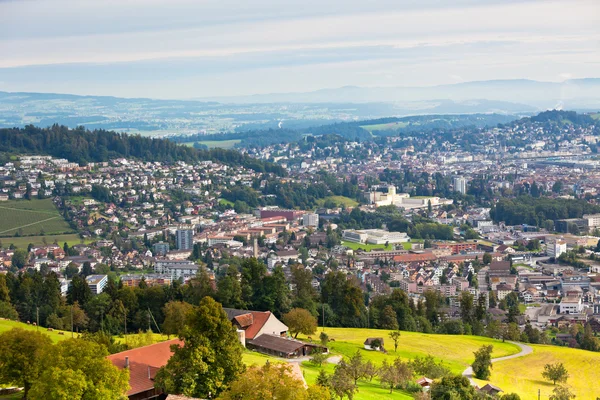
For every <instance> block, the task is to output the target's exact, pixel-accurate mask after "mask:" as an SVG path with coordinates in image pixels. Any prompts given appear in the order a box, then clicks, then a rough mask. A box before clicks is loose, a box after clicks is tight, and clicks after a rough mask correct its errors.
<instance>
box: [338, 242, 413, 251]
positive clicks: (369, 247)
mask: <svg viewBox="0 0 600 400" xmlns="http://www.w3.org/2000/svg"><path fill="white" fill-rule="evenodd" d="M342 245H343V246H346V247H348V248H350V249H352V250H358V249H363V250H365V251H371V250H373V249H380V250H393V249H394V245H392V244H389V245H388V246H387V247H386V246H385V245H383V244H364V243H355V242H348V241H345V240H342ZM402 247H404V249H405V250H410V249H411V248H412V246H411V244H410V243H409V242H408V243H402Z"/></svg>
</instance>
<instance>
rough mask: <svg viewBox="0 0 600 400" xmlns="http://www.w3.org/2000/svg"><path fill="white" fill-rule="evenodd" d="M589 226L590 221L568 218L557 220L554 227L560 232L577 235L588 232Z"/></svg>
mask: <svg viewBox="0 0 600 400" xmlns="http://www.w3.org/2000/svg"><path fill="white" fill-rule="evenodd" d="M587 224H588V220H586V219H584V218H568V219H558V220H556V222H555V223H554V227H555V228H556V230H557V231H558V232H563V233H575V234H577V233H579V232H587V230H588V225H587Z"/></svg>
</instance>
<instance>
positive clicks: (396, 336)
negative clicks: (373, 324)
mask: <svg viewBox="0 0 600 400" xmlns="http://www.w3.org/2000/svg"><path fill="white" fill-rule="evenodd" d="M388 336H389V337H390V339H392V340H393V341H394V352H396V351H398V343H400V331H393V332H390V333H389V335H388Z"/></svg>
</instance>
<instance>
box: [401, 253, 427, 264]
mask: <svg viewBox="0 0 600 400" xmlns="http://www.w3.org/2000/svg"><path fill="white" fill-rule="evenodd" d="M436 259H437V256H436V255H435V254H433V253H423V254H400V255H397V256H394V261H395V262H403V263H408V262H415V261H433V260H436Z"/></svg>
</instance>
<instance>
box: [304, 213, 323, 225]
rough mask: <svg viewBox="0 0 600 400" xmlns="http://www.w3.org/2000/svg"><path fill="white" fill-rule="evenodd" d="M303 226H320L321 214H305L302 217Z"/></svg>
mask: <svg viewBox="0 0 600 400" xmlns="http://www.w3.org/2000/svg"><path fill="white" fill-rule="evenodd" d="M302 225H304V226H313V227H318V226H319V214H304V215H303V216H302Z"/></svg>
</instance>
